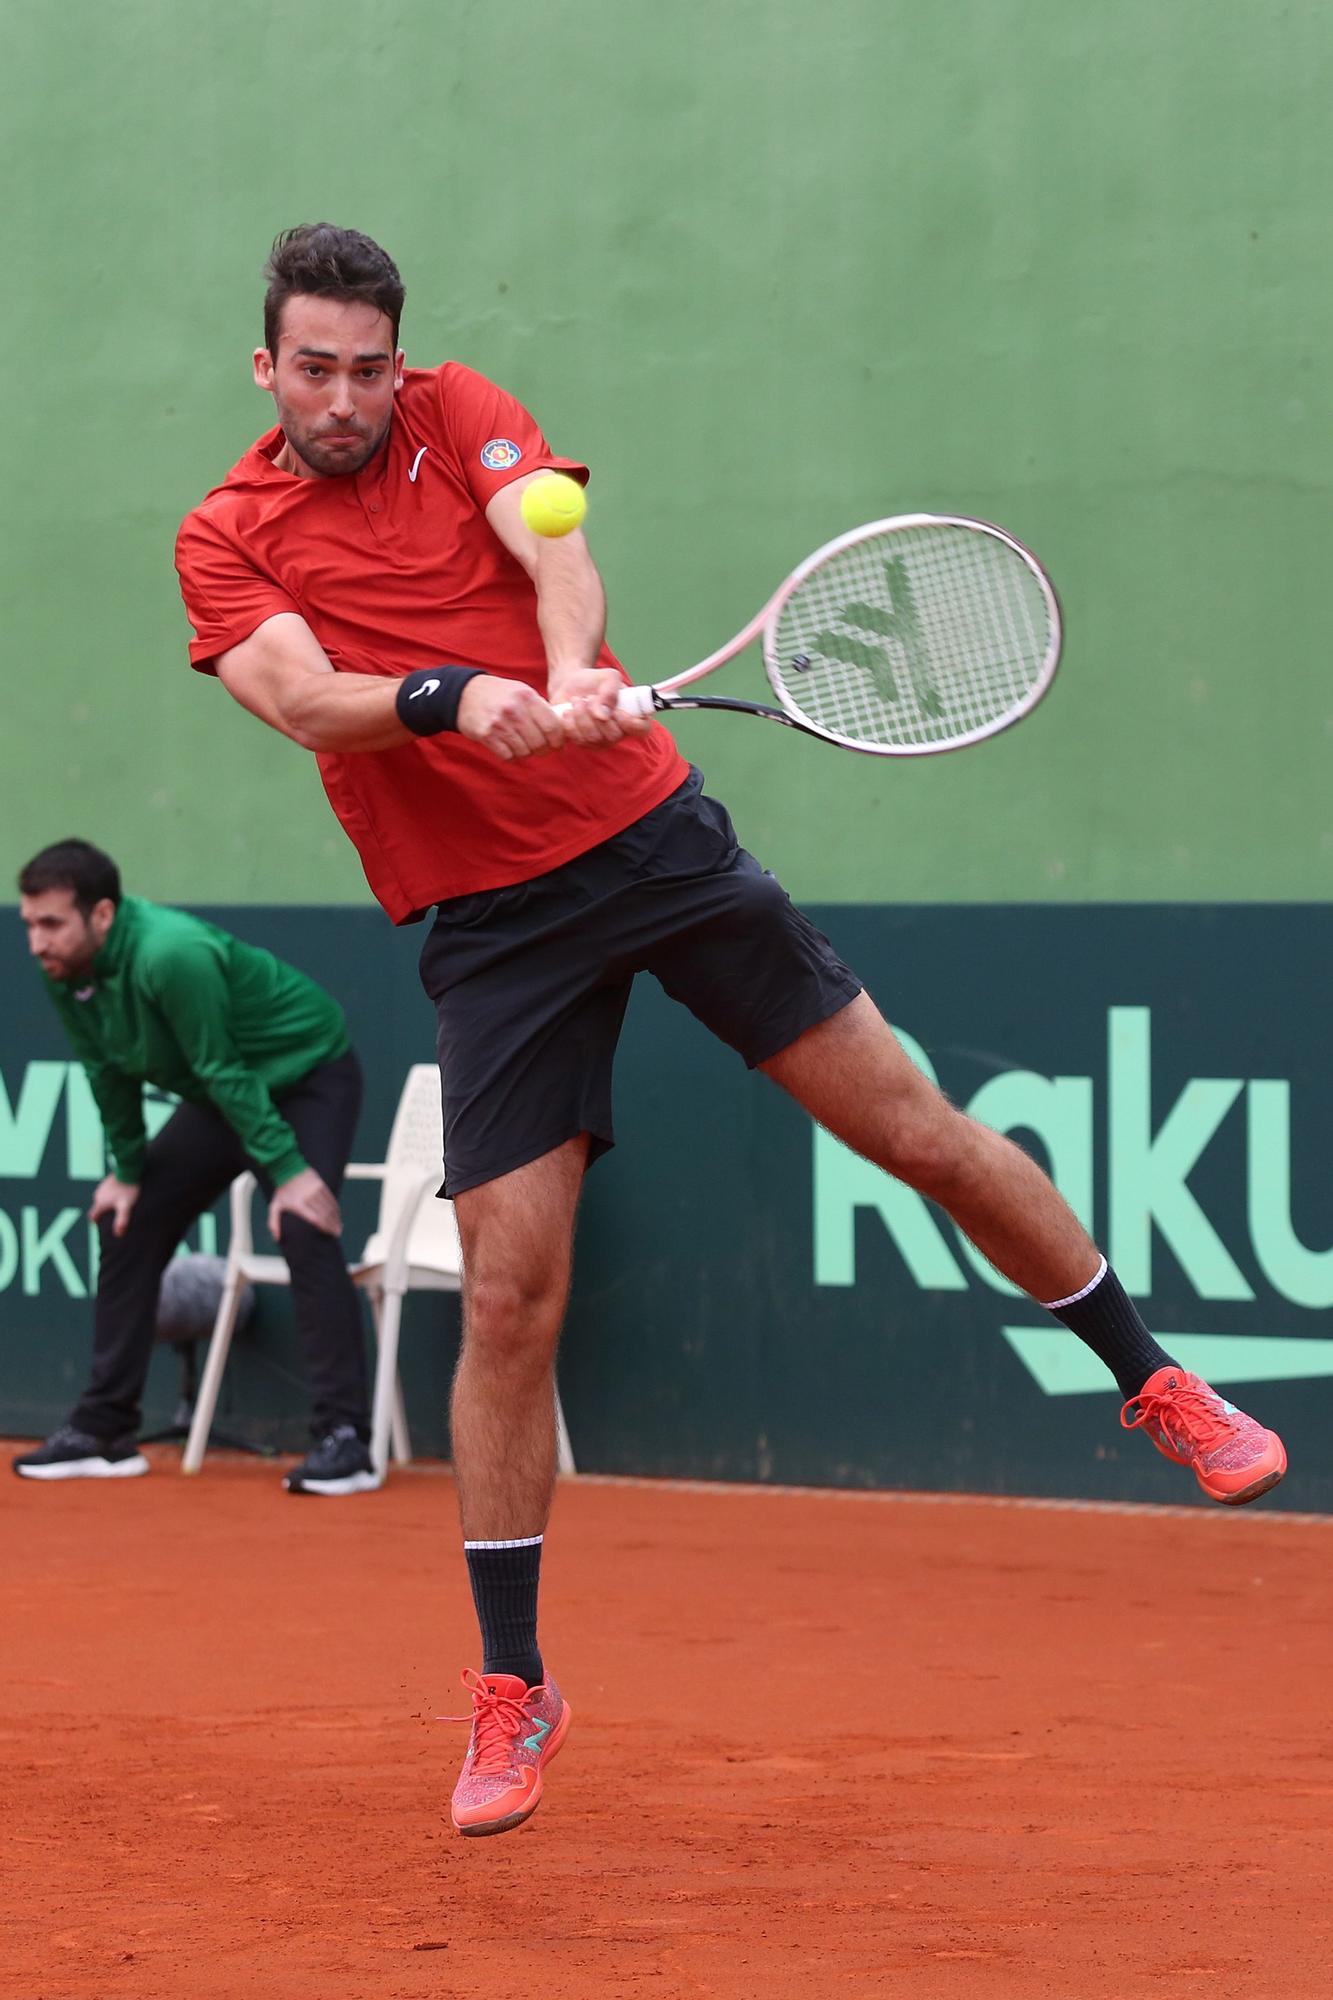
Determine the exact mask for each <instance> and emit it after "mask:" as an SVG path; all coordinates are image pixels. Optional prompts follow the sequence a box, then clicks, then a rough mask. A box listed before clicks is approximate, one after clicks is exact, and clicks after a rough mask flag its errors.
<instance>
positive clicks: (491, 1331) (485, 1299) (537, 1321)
mask: <svg viewBox="0 0 1333 2000" xmlns="http://www.w3.org/2000/svg"><path fill="white" fill-rule="evenodd" d="M564 1298H565V1286H564V1283H563V1280H562V1279H560V1278H559V1277H557V1276H556V1274H554V1273H548V1272H545V1271H542V1270H539V1269H532V1270H510V1269H498V1270H492V1271H490V1272H480V1273H475V1274H474V1273H469V1274H468V1276H467V1278H466V1280H465V1297H464V1323H465V1328H466V1338H467V1340H468V1342H469V1343H470V1344H471V1345H472V1346H473V1347H474V1348H475V1347H482V1348H484V1349H485V1350H486V1352H487V1354H488V1355H489V1356H490V1357H491V1358H492V1359H493V1360H494V1361H496V1362H499V1363H504V1364H506V1365H509V1366H517V1365H520V1364H522V1363H523V1362H524V1361H529V1362H531V1363H532V1365H533V1366H541V1367H545V1366H546V1365H547V1364H548V1362H549V1359H550V1355H551V1352H552V1350H553V1349H554V1347H555V1343H556V1339H557V1337H558V1335H559V1332H560V1320H561V1315H562V1313H563V1309H564Z"/></svg>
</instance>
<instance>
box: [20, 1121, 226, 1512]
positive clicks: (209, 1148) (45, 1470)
mask: <svg viewBox="0 0 1333 2000" xmlns="http://www.w3.org/2000/svg"><path fill="white" fill-rule="evenodd" d="M244 1165H245V1160H244V1155H243V1154H242V1152H241V1147H240V1142H239V1140H238V1139H237V1138H236V1135H235V1133H234V1132H233V1131H232V1130H231V1127H230V1126H229V1125H227V1124H226V1123H225V1122H224V1121H223V1120H222V1119H220V1118H218V1117H217V1116H216V1115H215V1114H213V1113H211V1112H209V1111H207V1110H205V1109H203V1108H202V1107H200V1106H198V1105H193V1104H181V1105H178V1106H177V1108H176V1110H175V1111H174V1112H173V1113H172V1115H171V1117H170V1118H169V1119H168V1120H167V1122H166V1124H165V1125H164V1126H163V1127H162V1129H161V1131H160V1132H158V1133H157V1134H156V1135H155V1137H154V1138H152V1139H151V1140H150V1141H149V1143H148V1149H147V1153H146V1155H145V1159H144V1169H143V1178H142V1180H141V1182H140V1184H139V1198H138V1200H137V1201H136V1202H135V1204H134V1207H133V1209H132V1210H131V1211H130V1220H129V1225H128V1227H127V1228H126V1230H125V1233H124V1235H123V1236H117V1235H115V1234H114V1233H113V1230H112V1227H111V1223H110V1220H109V1219H104V1220H103V1221H102V1222H101V1223H100V1225H99V1242H100V1256H99V1261H98V1275H97V1292H96V1297H95V1300H94V1305H93V1357H92V1367H91V1370H90V1374H89V1379H88V1386H87V1388H86V1389H85V1390H84V1392H83V1395H82V1396H81V1397H80V1398H79V1401H78V1403H77V1404H76V1405H75V1407H74V1409H73V1410H72V1411H71V1413H70V1416H69V1420H68V1422H67V1423H66V1424H64V1425H62V1426H61V1429H60V1430H59V1431H57V1432H55V1433H54V1434H53V1436H52V1437H51V1438H48V1439H47V1441H46V1443H45V1444H44V1445H42V1446H40V1447H39V1448H38V1450H37V1451H34V1452H27V1453H25V1454H24V1455H23V1457H22V1458H19V1459H16V1460H15V1461H14V1469H15V1471H16V1472H18V1473H20V1474H21V1475H22V1476H23V1477H24V1478H29V1479H68V1478H123V1477H125V1476H127V1474H128V1473H129V1472H146V1471H147V1469H148V1461H147V1460H146V1459H145V1458H143V1457H142V1455H141V1454H140V1453H139V1451H138V1449H137V1446H136V1444H135V1438H136V1435H137V1432H138V1428H139V1419H140V1414H141V1411H140V1404H141V1400H142V1397H143V1385H144V1380H145V1378H146V1376H147V1374H148V1364H149V1361H150V1360H151V1358H152V1353H153V1338H154V1327H155V1324H156V1318H157V1298H158V1292H159V1289H160V1287H161V1283H162V1273H163V1271H164V1270H165V1269H166V1266H167V1262H168V1259H169V1258H170V1257H171V1255H172V1253H173V1252H174V1251H175V1249H176V1247H177V1245H178V1244H179V1243H180V1241H181V1238H182V1237H183V1236H184V1234H185V1232H186V1230H187V1229H189V1227H190V1225H191V1224H192V1223H193V1222H195V1221H196V1220H197V1219H198V1217H199V1216H200V1215H202V1214H203V1212H204V1211H205V1209H208V1208H211V1207H212V1205H213V1203H214V1202H215V1201H216V1200H217V1198H218V1196H219V1195H220V1194H221V1193H222V1192H223V1190H224V1189H225V1188H226V1187H227V1186H228V1184H229V1183H230V1182H231V1181H232V1180H233V1179H234V1177H235V1176H236V1175H237V1174H238V1173H240V1171H241V1169H242V1168H243V1166H244Z"/></svg>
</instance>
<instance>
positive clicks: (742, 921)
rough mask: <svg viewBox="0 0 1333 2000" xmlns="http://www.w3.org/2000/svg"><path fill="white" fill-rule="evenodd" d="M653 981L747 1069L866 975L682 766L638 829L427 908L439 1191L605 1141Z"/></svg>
mask: <svg viewBox="0 0 1333 2000" xmlns="http://www.w3.org/2000/svg"><path fill="white" fill-rule="evenodd" d="M636 972H651V973H652V974H653V976H654V977H655V978H656V979H658V980H659V981H660V982H661V984H662V986H663V988H664V989H665V990H666V992H667V993H669V994H670V995H671V997H672V999H673V1000H680V1001H682V1002H683V1003H684V1005H685V1006H686V1007H688V1008H689V1010H690V1012H691V1013H692V1014H694V1015H696V1016H697V1017H698V1019H699V1020H701V1021H702V1022H703V1024H704V1026H705V1027H707V1028H711V1029H712V1031H713V1033H714V1034H715V1035H718V1036H720V1037H721V1039H722V1040H723V1041H724V1042H728V1043H730V1045H731V1047H732V1048H734V1049H735V1050H737V1051H738V1053H739V1054H740V1055H742V1056H743V1057H744V1058H745V1061H746V1062H747V1063H748V1064H749V1066H750V1067H751V1068H752V1069H753V1068H754V1067H755V1065H756V1064H757V1063H761V1062H765V1061H767V1059H768V1058H769V1057H770V1056H775V1055H777V1053H778V1052H779V1050H781V1049H785V1048H787V1047H788V1046H789V1044H790V1043H792V1042H794V1041H795V1040H796V1038H797V1036H798V1035H801V1034H804V1032H805V1030H806V1029H807V1028H812V1027H814V1026H815V1025H816V1024H817V1023H818V1022H820V1021H825V1020H827V1019H828V1018H829V1016H830V1015H832V1014H836V1013H838V1012H839V1011H840V1010H841V1009H842V1008H843V1007H845V1006H846V1005H847V1003H848V1002H849V1001H850V1000H854V999H855V998H856V996H857V994H858V993H859V992H860V991H861V984H860V981H859V980H858V979H857V978H856V977H855V975H854V974H853V973H851V972H849V971H848V969H847V967H846V966H845V965H844V964H843V963H842V961H841V959H839V958H838V956H837V954H836V953H835V952H834V950H833V947H832V946H831V945H830V943H829V941H828V939H827V938H826V937H824V936H823V935H822V933H821V932H819V931H817V930H816V929H815V927H814V925H813V924H812V923H810V922H809V921H808V919H807V918H805V917H803V916H802V915H801V912H800V911H799V910H798V909H796V908H795V906H794V905H793V904H792V902H791V900H790V898H789V897H788V896H787V894H786V892H785V891H784V890H783V889H782V888H781V886H780V885H779V884H778V883H777V882H776V881H775V880H774V878H773V877H772V875H770V874H769V873H768V871H767V870H766V869H763V868H761V867H760V866H759V863H758V862H757V861H756V860H755V858H754V856H753V855H752V854H747V853H746V851H745V849H744V848H743V847H741V846H740V845H739V844H738V842H737V840H736V834H735V830H734V828H733V827H732V824H731V819H730V816H729V815H728V813H727V811H726V809H725V807H723V806H720V805H719V804H718V802H717V800H716V799H710V798H708V797H706V796H705V794H704V791H703V779H702V777H701V776H700V774H699V772H698V771H696V770H694V769H691V771H690V775H689V777H688V778H687V779H686V780H685V782H684V784H683V785H681V786H680V788H679V789H678V790H677V791H675V792H673V793H672V795H671V797H670V798H669V799H665V800H664V801H663V803H662V804H661V805H660V806H655V807H654V808H653V810H652V812H650V813H645V814H644V816H643V818H642V819H639V820H635V822H634V824H633V825H632V826H629V827H627V828H626V829H625V831H624V832H623V833H618V834H616V835H615V836H614V837H613V838H612V839H610V840H606V841H603V842H602V843H601V845H600V846H598V847H594V848H591V849H590V850H589V851H588V853H586V854H580V855H578V856H576V858H575V859H574V860H573V861H567V862H566V863H565V864H564V866H563V867H561V868H553V869H552V870H551V872H550V873H549V874H547V875H538V876H537V877H536V878H535V879H534V880H533V881H531V882H518V883H515V884H514V885H513V887H512V888H507V889H486V890H481V891H479V892H478V893H477V894H475V895H471V896H454V897H451V898H450V899H449V900H448V901H447V902H444V903H441V904H439V905H438V908H437V912H436V917H435V922H434V924H433V925H432V927H431V931H430V935H429V936H428V938H427V939H426V943H425V946H424V947H423V949H422V953H421V983H422V985H423V986H424V987H425V989H426V991H427V993H428V994H429V995H430V997H431V999H432V1000H433V1001H434V1002H435V1011H436V1015H437V1018H438V1021H439V1037H438V1047H439V1059H440V1074H441V1078H442V1082H443V1093H444V1176H445V1179H444V1187H443V1188H442V1189H441V1190H440V1191H441V1193H442V1194H448V1195H451V1196H452V1195H458V1194H462V1193H463V1192H464V1191H465V1189H467V1188H470V1187H478V1186H480V1184H481V1183H482V1182H483V1181H491V1180H497V1179H498V1178H499V1176H500V1175H501V1174H507V1173H511V1172H512V1171H513V1170H514V1168H515V1167H522V1166H526V1165H527V1163H528V1162H529V1161H530V1160H536V1159H540V1158H541V1156H542V1154H544V1153H549V1152H552V1151H553V1150H554V1148H555V1147H557V1146H560V1145H563V1144H564V1142H565V1141H566V1140H567V1139H572V1138H574V1137H575V1136H576V1134H578V1133H579V1132H587V1133H589V1134H590V1135H591V1145H590V1147H589V1153H588V1158H589V1163H590V1164H591V1162H592V1161H593V1160H594V1159H596V1158H597V1157H598V1156H599V1155H600V1154H602V1153H604V1152H606V1151H607V1149H608V1148H609V1147H611V1146H612V1145H614V1144H615V1135H614V1130H613V1127H612V1119H611V1069H612V1063H613V1061H614V1058H615V1050H616V1042H617V1039H618V1037H619V1034H620V1026H621V1022H622V1021H623V1020H624V1017H625V1007H626V1004H627V1002H628V1000H629V993H630V986H631V984H632V982H633V979H634V975H635V973H636Z"/></svg>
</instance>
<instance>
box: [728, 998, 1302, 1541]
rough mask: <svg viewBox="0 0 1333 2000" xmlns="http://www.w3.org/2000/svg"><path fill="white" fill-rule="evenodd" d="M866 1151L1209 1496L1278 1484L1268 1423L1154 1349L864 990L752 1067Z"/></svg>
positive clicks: (998, 1140)
mask: <svg viewBox="0 0 1333 2000" xmlns="http://www.w3.org/2000/svg"><path fill="white" fill-rule="evenodd" d="M760 1066H761V1067H762V1068H763V1070H764V1071H765V1073H766V1074H767V1075H768V1076H770V1077H772V1078H773V1080H774V1082H775V1083H779V1084H781V1085H782V1087H783V1088H784V1089H785V1090H787V1091H789V1092H790V1093H791V1095H792V1096H793V1097H794V1098H796V1100H797V1101H798V1103H800V1104H802V1105H804V1107H805V1109H806V1110H807V1111H808V1112H809V1113H810V1115H811V1116H812V1117H813V1118H816V1119H818V1121H819V1123H820V1124H821V1125H823V1126H824V1127H825V1128H826V1129H827V1130H828V1131H830V1132H832V1133H833V1134H834V1135H835V1136H836V1137H837V1138H839V1139H841V1140H842V1141H843V1143H844V1144H845V1145H848V1146H850V1147H851V1148H852V1149H853V1151H855V1152H857V1153H860V1154H861V1155H862V1157H863V1158H865V1159H868V1160H872V1161H873V1162H874V1163H875V1165H876V1166H879V1167H882V1168H883V1169H884V1170H885V1172H886V1173H891V1174H893V1175H895V1176H896V1177H897V1178H898V1179H899V1180H902V1181H906V1182H907V1184H908V1185H909V1186H910V1187H913V1188H915V1189H917V1191H918V1192H919V1193H921V1194H924V1195H927V1196H929V1198H930V1199H931V1200H932V1201H935V1202H938V1204H939V1206H940V1207H941V1208H943V1209H944V1210H945V1212H946V1213H947V1214H948V1215H950V1216H951V1217H952V1218H953V1220H954V1221H955V1222H956V1223H957V1224H958V1227H959V1228H960V1229H961V1230H962V1231H963V1232H964V1234H965V1235H967V1236H968V1237H969V1238H970V1239H971V1241H972V1242H973V1243H975V1244H976V1246H977V1248H978V1249H979V1250H981V1251H982V1252H983V1254H984V1255H985V1256H986V1257H987V1258H989V1260H990V1262H991V1263H992V1264H994V1265H995V1267H996V1269H997V1270H999V1271H1002V1272H1003V1274H1004V1275H1005V1277H1007V1278H1008V1279H1009V1280H1010V1281H1011V1283H1013V1284H1015V1285H1018V1286H1020V1287H1021V1288H1022V1290H1024V1291H1025V1292H1027V1293H1029V1295H1030V1296H1031V1297H1032V1298H1033V1299H1035V1300H1037V1301H1038V1303H1040V1304H1043V1305H1045V1306H1046V1307H1047V1309H1048V1310H1049V1311H1052V1312H1054V1313H1055V1315H1056V1317H1057V1318H1059V1319H1060V1320H1061V1321H1063V1323H1064V1324H1065V1325H1066V1326H1068V1327H1069V1328H1070V1329H1071V1330H1072V1331H1073V1332H1075V1333H1077V1334H1078V1335H1079V1337H1080V1338H1081V1339H1082V1340H1084V1341H1085V1342H1086V1343H1087V1345H1088V1346H1089V1347H1091V1348H1092V1349H1093V1351H1094V1352H1095V1353H1096V1354H1097V1355H1098V1356H1099V1357H1100V1358H1101V1359H1102V1360H1103V1361H1104V1362H1105V1364H1106V1366H1107V1367H1108V1368H1109V1369H1110V1370H1111V1372H1112V1373H1113V1374H1114V1375H1115V1377H1116V1380H1117V1383H1118V1384H1119V1387H1120V1390H1121V1393H1122V1395H1123V1396H1124V1397H1125V1399H1126V1412H1125V1417H1124V1421H1126V1422H1127V1423H1128V1424H1129V1425H1130V1427H1131V1428H1134V1427H1136V1426H1138V1425H1142V1426H1143V1427H1144V1428H1145V1429H1146V1430H1147V1431H1148V1434H1149V1436H1150V1437H1151V1438H1152V1439H1153V1442H1154V1443H1155V1444H1156V1445H1157V1447H1158V1449H1159V1450H1161V1451H1162V1452H1163V1453H1164V1454H1165V1455H1166V1456H1167V1457H1168V1458H1171V1459H1174V1460H1175V1461H1176V1462H1177V1463H1179V1464H1188V1465H1191V1466H1192V1467H1193V1468H1194V1471H1195V1473H1196V1476H1197V1477H1198V1480H1199V1483H1200V1485H1201V1486H1202V1487H1203V1489H1204V1491H1205V1492H1206V1493H1208V1494H1209V1495H1210V1496H1211V1497H1212V1498H1213V1499H1216V1500H1222V1501H1226V1502H1229V1503H1231V1504H1236V1503H1238V1502H1242V1501H1246V1500H1252V1499H1255V1498H1257V1497H1258V1495H1259V1494H1260V1493H1264V1492H1267V1490H1268V1489H1269V1488H1270V1487H1272V1486H1275V1485H1276V1484H1277V1482H1278V1480H1279V1479H1281V1477H1282V1475H1283V1473H1284V1472H1285V1470H1286V1453H1285V1451H1284V1450H1283V1448H1282V1444H1281V1441H1280V1440H1279V1439H1278V1438H1277V1436H1276V1435H1275V1433H1273V1432H1272V1431H1269V1430H1266V1429H1264V1427H1263V1426H1262V1425H1260V1424H1257V1423H1255V1422H1254V1420H1253V1419H1252V1418H1250V1417H1247V1416H1245V1415H1244V1413H1243V1412H1241V1411H1238V1410H1235V1409H1233V1408H1232V1406H1231V1405H1230V1404H1228V1403H1226V1402H1224V1401H1223V1399H1222V1398H1221V1397H1219V1396H1217V1395H1216V1394H1215V1393H1214V1392H1213V1391H1212V1390H1211V1389H1209V1388H1208V1385H1207V1384H1206V1383H1204V1382H1202V1381H1201V1380H1200V1379H1199V1378H1198V1377H1197V1376H1193V1375H1189V1374H1187V1372H1186V1371H1185V1370H1184V1369H1182V1368H1180V1367H1179V1366H1178V1364H1177V1363H1176V1362H1174V1361H1173V1360H1172V1358H1171V1356H1170V1355H1168V1354H1167V1353H1165V1352H1164V1350H1163V1349H1162V1348H1161V1347H1159V1346H1158V1344H1157V1342H1156V1341H1155V1340H1154V1339H1153V1337H1152V1335H1151V1334H1150V1333H1149V1331H1148V1329H1147V1327H1146V1326H1145V1325H1144V1323H1143V1321H1142V1319H1141V1318H1140V1316H1139V1313H1138V1311H1137V1309H1136V1308H1135V1306H1134V1304H1133V1302H1132V1300H1131V1299H1130V1298H1129V1297H1128V1296H1127V1294H1126V1293H1125V1291H1124V1290H1123V1288H1122V1287H1121V1285H1120V1283H1119V1280H1118V1279H1117V1278H1116V1276H1115V1273H1114V1272H1113V1271H1112V1270H1110V1269H1109V1267H1108V1266H1107V1263H1106V1260H1105V1258H1104V1257H1102V1256H1101V1254H1100V1253H1099V1251H1098V1250H1097V1247H1096V1245H1095V1244H1094V1243H1093V1242H1092V1239H1091V1238H1090V1237H1089V1236H1088V1235H1087V1233H1086V1231H1085V1230H1084V1229H1083V1227H1082V1225H1081V1224H1080V1223H1079V1222H1078V1220H1077V1219H1076V1217H1075V1216H1074V1214H1073V1212H1072V1211H1071V1209H1070V1208H1069V1206H1068V1204H1067V1203H1066V1202H1065V1200H1064V1198H1063V1196H1062V1195H1060V1193H1059V1192H1058V1191H1057V1189H1056V1188H1055V1187H1054V1186H1053V1184H1052V1183H1051V1181H1050V1180H1049V1179H1048V1178H1047V1176H1046V1175H1045V1174H1044V1173H1043V1172H1042V1171H1041V1169H1040V1168H1039V1167H1038V1166H1037V1164H1036V1162H1035V1161H1033V1160H1032V1159H1030V1158H1029V1157H1028V1155H1027V1154H1026V1153H1025V1152H1023V1150H1022V1149H1021V1147H1018V1146H1015V1145H1014V1144H1013V1143H1012V1141H1010V1140H1008V1139H1005V1138H1003V1137H1001V1135H1000V1134H999V1133H996V1132H992V1131H991V1130H990V1129H989V1127H987V1126H985V1125H982V1124H980V1123H979V1122H978V1121H977V1120H976V1119H973V1118H969V1117H967V1115H966V1114H965V1113H963V1112H961V1111H959V1110H958V1109H957V1108H956V1107H955V1106H954V1105H952V1104H950V1103H949V1101H948V1099H947V1098H946V1097H945V1096H944V1095H943V1093H942V1092H941V1091H939V1090H937V1089H936V1087H935V1085H934V1084H932V1083H931V1082H930V1081H929V1079H928V1078H926V1077H924V1076H923V1075H922V1074H921V1072H920V1071H919V1070H918V1069H917V1067H916V1065H915V1063H913V1062H912V1061H911V1059H910V1058H909V1057H908V1056H907V1054H906V1053H905V1051H904V1050H903V1048H902V1046H901V1044H900V1043H899V1041H898V1039H897V1037H896V1036H895V1035H894V1033H893V1031H892V1029H891V1028H890V1027H889V1026H888V1024H887V1022H886V1021H885V1020H884V1019H883V1017H882V1016H881V1015H880V1013H879V1011H878V1009H877V1008H876V1007H875V1006H874V1004H873V1002H872V1001H871V1000H870V998H869V996H868V995H867V994H864V993H862V994H861V995H860V996H859V998H857V999H855V1000H853V1001H851V1002H850V1003H849V1004H848V1005H847V1006H846V1007H844V1008H842V1009H841V1010H840V1011H839V1012H838V1013H836V1014H834V1015H832V1016H831V1017H830V1018H828V1019H827V1020H824V1021H822V1022H820V1023H818V1024H817V1025H816V1026H813V1027H811V1028H808V1029H807V1030H806V1031H805V1032H804V1033H803V1034H802V1035H800V1036H799V1037H798V1038H797V1039H796V1040H795V1041H794V1042H792V1043H791V1044H790V1045H789V1046H788V1047H787V1048H785V1049H783V1050H781V1051H780V1052H779V1053H778V1054H776V1055H774V1056H772V1057H770V1058H768V1059H767V1060H766V1061H764V1062H763V1063H762V1064H761V1065H760Z"/></svg>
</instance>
